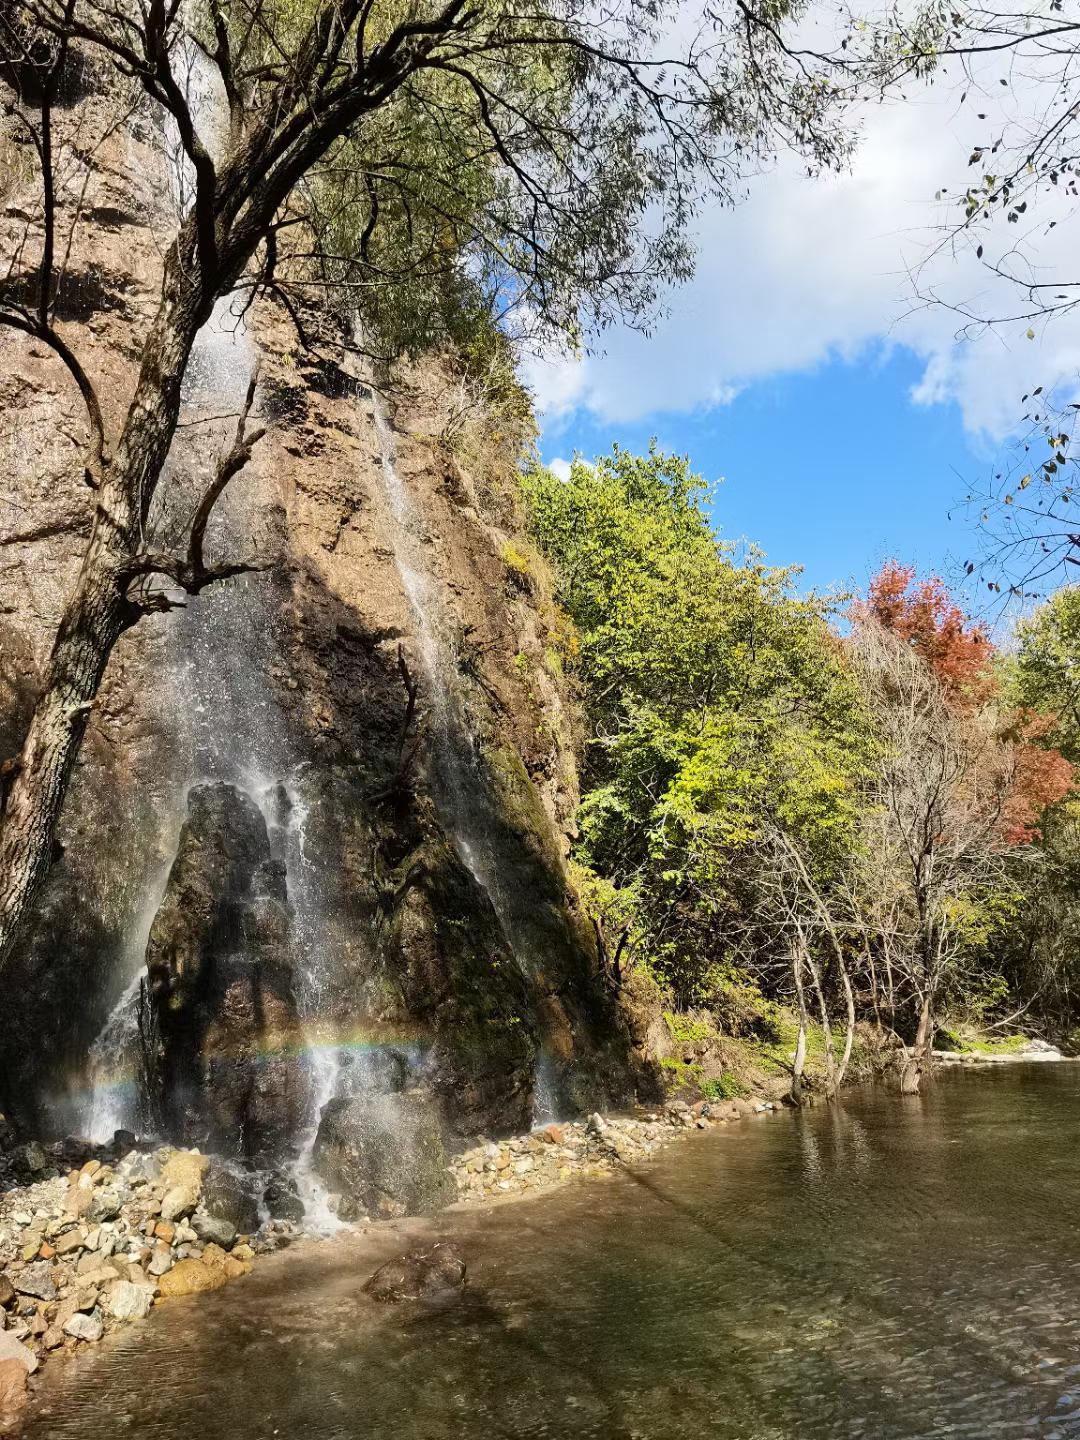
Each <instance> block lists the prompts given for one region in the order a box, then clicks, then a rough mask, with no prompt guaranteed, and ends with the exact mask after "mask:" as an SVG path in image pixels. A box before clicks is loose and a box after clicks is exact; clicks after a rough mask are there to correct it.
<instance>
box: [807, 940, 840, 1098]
mask: <svg viewBox="0 0 1080 1440" xmlns="http://www.w3.org/2000/svg"><path fill="white" fill-rule="evenodd" d="M806 968H807V969H808V970H809V971H810V978H811V980H813V982H814V993H815V994H816V996H817V1002H818V1014H819V1015H820V1016H821V1033H822V1035H823V1036H824V1039H825V1093H826V1095H827V1096H828V1097H829V1099H830V1100H831V1099H832V1098H833V1096H834V1095H835V1094H836V1091H837V1088H838V1086H839V1081H838V1079H837V1075H836V1051H835V1050H834V1049H833V1036H832V1024H831V1022H830V1020H829V1007H828V1005H827V1004H826V1003H825V991H824V989H823V988H822V984H821V971H820V970H819V969H818V967H817V965H815V964H814V962H813V960H811V959H810V955H809V952H808V953H807V956H806Z"/></svg>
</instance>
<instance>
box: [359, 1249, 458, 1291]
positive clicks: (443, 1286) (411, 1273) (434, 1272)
mask: <svg viewBox="0 0 1080 1440" xmlns="http://www.w3.org/2000/svg"><path fill="white" fill-rule="evenodd" d="M465 1270H466V1267H465V1257H464V1255H462V1253H461V1251H460V1250H459V1249H458V1247H457V1246H456V1245H453V1244H450V1243H449V1242H447V1241H439V1243H438V1244H436V1245H433V1246H432V1247H431V1249H430V1250H414V1251H412V1252H411V1253H410V1254H408V1255H399V1256H397V1257H396V1258H395V1259H393V1260H388V1261H387V1262H386V1264H385V1265H380V1266H379V1268H378V1270H376V1271H375V1274H374V1275H372V1277H371V1279H370V1280H369V1281H368V1282H367V1284H366V1285H365V1286H364V1290H365V1292H366V1293H367V1294H368V1295H370V1296H371V1297H372V1298H373V1299H375V1300H383V1301H396V1300H439V1299H443V1298H445V1297H446V1296H448V1295H451V1294H453V1292H454V1291H455V1290H460V1289H461V1288H462V1286H463V1285H464V1284H465Z"/></svg>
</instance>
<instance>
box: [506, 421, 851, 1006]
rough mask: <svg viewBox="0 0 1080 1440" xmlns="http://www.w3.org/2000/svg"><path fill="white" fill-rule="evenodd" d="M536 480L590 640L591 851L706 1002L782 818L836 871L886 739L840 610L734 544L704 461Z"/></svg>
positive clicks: (667, 962)
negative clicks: (871, 729)
mask: <svg viewBox="0 0 1080 1440" xmlns="http://www.w3.org/2000/svg"><path fill="white" fill-rule="evenodd" d="M524 488H525V494H526V500H527V504H528V512H529V524H530V528H531V531H532V534H533V536H534V538H535V539H536V541H537V543H538V544H539V545H540V547H541V548H542V549H543V550H544V552H545V554H546V555H547V557H548V559H549V560H550V561H551V563H552V565H553V568H554V570H555V573H556V576H557V579H558V582H559V596H558V598H559V600H560V601H561V603H562V605H563V606H564V607H565V609H566V610H567V611H568V613H569V615H570V617H571V619H572V621H573V622H574V625H575V626H576V628H577V630H578V632H579V633H580V637H581V652H580V660H579V677H580V680H581V682H582V685H583V691H584V694H583V701H584V708H585V715H586V720H587V727H588V737H589V738H588V741H587V745H586V751H585V757H584V771H583V781H584V793H583V798H582V804H581V810H580V815H579V831H580V840H579V844H578V850H577V857H578V860H579V861H580V862H581V864H582V865H583V866H585V867H587V869H588V873H589V874H591V875H593V876H594V877H600V878H602V879H603V880H604V881H605V882H606V883H609V884H611V885H613V886H614V887H615V888H616V889H617V890H618V891H619V893H620V894H622V893H629V892H632V893H633V895H634V897H635V899H634V904H635V921H636V924H637V925H638V927H639V929H640V931H641V933H642V936H643V939H644V943H645V948H646V950H647V952H648V953H649V954H651V956H652V962H653V965H654V968H655V969H657V970H658V972H659V973H660V974H661V975H662V977H663V978H664V979H665V980H666V981H667V982H668V983H669V984H671V985H672V986H673V987H674V988H675V990H676V991H677V992H678V993H681V994H689V993H691V992H692V993H694V994H698V995H700V993H701V992H700V986H701V985H702V984H704V981H703V979H702V976H703V975H704V974H706V973H719V972H716V971H715V965H714V962H715V960H716V956H717V955H718V954H719V953H721V952H722V951H723V949H724V941H723V929H724V925H725V923H726V921H727V919H728V918H729V917H730V916H731V914H732V911H733V908H736V907H737V906H738V904H739V903H740V902H739V901H738V900H737V898H736V897H737V895H738V893H739V891H740V890H741V889H743V888H745V886H746V884H747V883H748V876H749V873H750V872H751V871H752V869H753V867H754V865H755V864H756V863H757V858H756V847H758V846H759V845H760V843H761V840H762V836H763V833H764V830H765V829H766V827H767V826H768V825H769V824H772V823H776V822H780V823H782V824H783V825H784V826H785V827H786V828H788V829H790V830H791V831H792V832H793V833H795V834H797V835H798V836H799V837H800V840H802V841H803V842H804V843H805V846H806V848H807V852H808V853H809V854H810V856H811V857H812V861H813V863H814V864H816V865H818V866H819V867H820V868H821V869H822V870H823V871H828V870H831V869H835V868H836V866H837V864H838V863H839V856H840V855H841V854H842V852H843V851H844V848H845V846H847V845H849V844H850V843H851V837H852V834H853V831H854V827H855V824H856V810H857V805H856V801H857V785H858V778H859V775H860V773H861V771H862V768H863V766H864V765H865V763H866V758H865V757H866V755H867V753H868V746H869V736H868V732H867V731H866V727H865V723H864V721H863V719H862V716H861V711H860V706H859V701H858V695H857V692H856V690H855V687H854V683H853V680H852V677H851V675H850V673H849V670H848V666H847V663H846V659H845V655H844V651H843V649H842V646H841V644H840V642H839V641H838V640H837V639H836V637H835V636H834V635H833V634H832V633H831V631H830V629H829V626H828V619H829V609H828V607H827V606H826V605H825V604H824V603H823V602H821V601H820V600H818V599H816V598H814V597H810V598H803V597H800V596H798V595H797V594H795V592H794V591H793V589H792V579H793V577H792V575H791V573H790V572H787V571H783V570H776V569H772V568H770V567H768V566H766V565H765V564H763V563H762V562H761V560H760V558H759V557H758V556H757V555H756V553H754V552H749V553H747V554H743V555H736V553H735V551H734V549H733V547H731V546H730V545H728V544H726V543H724V542H722V541H721V540H720V539H719V538H718V536H717V535H716V533H715V531H714V529H713V527H712V524H711V521H710V518H709V515H708V512H707V508H706V507H707V505H708V503H709V500H710V498H711V496H710V492H709V491H708V489H707V488H706V487H705V485H704V484H703V483H702V481H701V480H700V479H699V478H698V477H697V476H694V475H693V474H692V473H691V472H690V469H689V466H688V464H687V462H686V461H685V459H682V458H679V457H676V456H671V455H664V454H662V453H660V452H659V451H657V450H656V448H655V446H654V447H652V448H651V449H650V451H649V453H648V454H647V455H644V456H633V455H630V454H628V453H627V452H626V451H624V450H620V449H618V448H616V449H615V450H614V451H613V452H612V454H611V455H609V456H604V457H602V458H601V459H599V460H598V461H597V463H596V466H595V467H593V466H590V465H586V464H584V463H583V462H581V461H577V462H575V463H574V465H573V466H572V468H571V473H570V476H569V478H568V479H567V480H566V481H560V480H558V479H557V478H556V477H555V476H553V475H552V474H551V473H550V472H548V471H546V470H543V469H541V468H537V469H534V470H532V471H530V472H529V474H527V475H526V477H525V479H524Z"/></svg>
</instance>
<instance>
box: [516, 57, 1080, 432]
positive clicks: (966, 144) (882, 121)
mask: <svg viewBox="0 0 1080 1440" xmlns="http://www.w3.org/2000/svg"><path fill="white" fill-rule="evenodd" d="M958 99H959V96H958V91H957V89H954V88H953V87H952V86H951V85H950V84H949V83H947V82H946V83H944V84H942V83H939V84H938V86H937V87H935V88H934V89H927V90H926V91H925V92H922V93H920V94H917V95H916V96H915V97H914V98H911V97H909V99H908V100H907V101H905V102H898V103H896V104H892V105H888V106H879V107H875V108H874V109H872V110H870V111H869V113H868V114H867V116H866V117H865V121H864V126H863V139H862V143H861V145H860V147H859V150H858V152H857V154H856V156H855V160H854V162H853V165H852V168H851V171H850V173H847V174H843V175H834V176H827V177H825V178H819V179H816V180H814V179H809V178H807V177H806V176H805V174H800V173H799V168H798V165H797V163H796V162H795V161H793V160H789V161H786V162H782V163H781V165H780V166H779V168H778V169H777V170H775V171H773V172H771V173H769V174H766V175H764V176H763V177H761V178H760V179H759V180H757V181H756V182H755V183H754V185H753V187H752V191H751V194H750V196H749V198H748V199H747V200H746V201H745V202H744V203H743V204H742V205H740V206H739V207H737V208H736V209H735V210H733V211H732V210H728V211H720V210H717V211H714V212H712V213H710V214H706V215H705V216H704V217H703V220H702V228H701V231H700V258H699V266H698V271H697V274H696V276H695V278H694V280H693V281H692V282H691V283H690V284H689V285H687V286H685V287H683V288H682V289H681V290H680V291H677V292H676V293H675V294H674V295H673V296H672V297H671V300H670V308H669V315H668V317H667V318H666V319H665V320H664V321H662V322H661V323H660V325H659V326H658V327H656V329H655V330H654V332H653V333H652V335H651V336H649V337H644V336H641V335H637V334H634V333H632V332H629V331H619V332H616V333H615V334H614V335H609V336H607V337H606V353H604V354H602V355H591V356H586V357H584V358H579V359H565V358H559V359H555V360H553V361H549V362H545V361H543V360H532V361H530V362H529V363H528V365H527V366H526V367H525V378H526V380H527V382H528V383H529V384H531V385H532V387H533V388H534V390H535V392H536V395H537V399H538V402H539V405H540V408H541V409H542V411H543V413H544V417H545V421H546V423H547V428H548V431H549V433H552V432H554V433H557V432H558V429H559V424H560V422H561V421H565V420H566V419H568V418H569V417H570V416H572V414H573V413H574V412H575V411H576V410H579V409H583V410H586V411H589V412H591V413H592V414H593V415H594V416H595V417H597V418H598V419H600V420H602V421H607V422H616V423H617V422H620V421H629V420H635V419H641V418H644V417H646V416H648V415H651V414H654V413H658V412H688V411H694V410H702V409H710V408H713V407H714V406H717V405H722V404H727V403H730V401H731V400H732V399H733V398H734V396H735V395H736V394H737V393H738V391H739V390H740V389H744V388H746V387H747V386H749V385H752V384H753V383H754V382H755V381H759V380H762V379H764V378H766V377H768V376H770V375H776V374H778V373H782V372H790V371H799V370H807V369H810V368H813V367H814V366H816V365H819V364H821V363H823V362H825V361H827V360H829V359H830V358H833V357H836V356H842V357H846V358H849V359H850V358H854V357H855V356H858V355H859V354H860V353H862V352H863V351H864V350H865V349H866V348H867V347H868V346H880V345H881V344H882V343H885V344H886V345H891V344H902V345H905V346H908V347H910V348H911V349H912V350H913V351H915V353H916V354H917V355H919V356H920V357H921V359H922V360H923V361H924V362H925V370H924V373H923V376H922V379H921V381H920V383H919V384H918V385H917V386H916V387H915V388H914V390H913V392H912V396H911V399H912V401H913V402H914V403H917V404H922V405H930V404H941V403H945V402H948V401H955V402H956V403H957V404H958V405H959V406H960V408H961V411H962V414H963V419H964V423H965V425H966V426H967V427H968V429H969V430H971V431H975V432H984V433H986V434H988V435H991V436H995V437H997V436H1000V435H1002V434H1003V433H1004V432H1005V431H1006V430H1008V429H1009V428H1010V427H1011V426H1012V424H1013V423H1014V422H1015V421H1016V419H1017V411H1018V402H1019V398H1020V395H1021V394H1022V393H1023V392H1024V391H1026V390H1030V389H1032V388H1033V386H1034V385H1035V384H1039V383H1042V384H1044V385H1046V386H1047V387H1049V386H1050V385H1052V384H1055V383H1057V382H1058V381H1059V380H1060V379H1062V378H1063V377H1067V376H1070V375H1072V376H1075V375H1076V372H1077V367H1078V365H1080V317H1077V319H1076V320H1075V321H1073V320H1061V321H1058V322H1055V323H1054V324H1053V325H1051V326H1050V327H1049V328H1048V329H1047V330H1046V332H1045V334H1040V335H1039V336H1038V337H1037V339H1036V341H1035V342H1032V341H1030V340H1028V339H1027V338H1026V333H1025V332H1026V329H1027V324H1028V322H1027V321H1026V320H1021V321H1017V322H1016V323H1014V324H1011V325H1006V326H1003V327H1000V328H998V329H996V330H994V331H983V332H982V333H981V334H978V335H976V336H974V337H973V338H965V339H964V340H963V341H959V342H958V331H959V330H960V328H961V327H962V326H963V324H964V321H963V318H962V316H960V315H958V314H957V313H956V311H955V310H953V309H950V308H947V307H948V306H974V307H976V308H979V307H980V306H982V308H984V309H988V310H990V311H991V312H994V313H1001V312H1002V311H1004V310H1007V309H1008V308H1010V307H1016V306H1017V302H1018V300H1019V296H1018V294H1017V293H1016V292H1015V291H1014V290H1012V289H1011V288H1010V287H1006V286H1003V285H999V286H998V287H997V290H996V293H995V291H994V290H992V289H991V281H990V278H989V277H988V275H987V272H986V271H985V270H984V269H983V267H982V266H981V265H979V264H978V262H977V261H976V258H975V256H974V253H973V252H972V251H971V250H969V249H966V248H965V249H963V250H961V251H960V252H959V253H957V254H953V253H949V252H943V253H942V254H940V255H938V256H937V257H936V258H934V259H932V260H930V261H928V262H927V263H925V264H924V265H923V266H922V268H921V270H920V272H919V282H920V288H921V289H922V290H923V291H926V290H927V289H930V290H932V291H933V293H934V294H935V295H937V296H938V297H939V298H940V299H942V300H944V301H946V302H947V305H946V306H940V305H930V306H926V305H923V306H913V304H912V287H911V279H910V270H911V267H916V266H918V265H920V262H923V261H924V260H925V258H926V256H927V253H928V250H929V248H930V245H931V243H932V239H933V237H934V233H935V232H934V230H933V228H932V227H934V226H937V225H941V224H942V223H943V222H944V221H945V220H946V219H949V220H953V219H955V217H956V216H957V214H958V211H957V208H956V206H955V197H957V196H958V195H959V194H961V193H962V191H963V189H964V187H965V186H966V184H967V183H968V180H969V178H970V172H969V171H968V169H967V164H966V162H967V158H968V154H969V152H970V149H971V146H972V143H973V141H974V140H975V139H979V138H982V137H984V136H985V134H986V132H987V130H988V128H989V127H988V125H987V124H986V123H980V122H978V120H977V116H976V108H975V106H972V105H971V104H970V102H969V104H968V105H965V106H960V105H958ZM976 104H977V106H978V108H982V109H983V110H985V109H986V108H987V102H986V101H985V100H982V99H981V98H980V99H979V100H978V101H977V102H976ZM992 120H993V117H991V123H992ZM943 186H947V187H948V193H947V198H946V201H945V202H943V203H936V202H935V200H934V195H935V192H936V191H938V190H939V189H941V188H942V187H943ZM950 197H952V198H950ZM1040 219H1041V220H1042V221H1043V222H1045V214H1042V215H1041V216H1040ZM1044 232H1045V224H1044V223H1043V224H1041V225H1040V226H1039V227H1038V229H1037V231H1033V233H1034V234H1037V236H1038V244H1039V255H1040V260H1043V259H1045V260H1051V259H1052V258H1053V255H1052V254H1051V250H1050V247H1051V246H1052V247H1053V250H1054V251H1056V253H1057V255H1058V256H1061V255H1064V254H1066V253H1067V244H1068V239H1069V235H1070V232H1069V227H1067V226H1060V227H1058V229H1057V230H1055V231H1054V232H1052V234H1051V235H1050V237H1049V238H1044ZM1009 238H1011V239H1016V238H1017V227H1015V226H1014V227H1010V236H1009ZM988 249H989V246H988Z"/></svg>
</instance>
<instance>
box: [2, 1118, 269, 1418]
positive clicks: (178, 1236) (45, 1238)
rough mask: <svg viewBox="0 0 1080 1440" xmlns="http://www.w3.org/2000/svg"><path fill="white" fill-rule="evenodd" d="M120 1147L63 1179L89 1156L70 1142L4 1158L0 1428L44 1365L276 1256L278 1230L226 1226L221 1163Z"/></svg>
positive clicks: (233, 1206) (230, 1198) (122, 1138)
mask: <svg viewBox="0 0 1080 1440" xmlns="http://www.w3.org/2000/svg"><path fill="white" fill-rule="evenodd" d="M118 1142H119V1143H114V1144H113V1145H112V1146H108V1147H95V1152H94V1154H93V1155H92V1156H91V1157H90V1158H88V1159H85V1160H83V1161H82V1163H81V1164H79V1165H77V1166H72V1168H68V1164H69V1163H70V1161H71V1159H72V1155H73V1153H74V1154H75V1155H76V1158H78V1152H81V1151H85V1149H86V1148H87V1147H85V1146H80V1145H78V1144H77V1143H76V1142H61V1143H58V1144H54V1145H39V1144H36V1143H31V1144H28V1145H21V1146H18V1147H16V1149H15V1150H14V1151H13V1152H9V1153H8V1155H7V1156H6V1157H5V1162H6V1163H5V1169H6V1170H7V1178H6V1180H5V1184H6V1185H7V1186H8V1187H9V1188H7V1189H5V1191H4V1192H3V1193H2V1194H0V1428H2V1426H3V1425H4V1424H5V1423H7V1424H8V1425H10V1423H11V1421H12V1419H13V1417H14V1416H15V1415H16V1414H17V1413H18V1410H19V1408H20V1407H21V1405H22V1403H23V1401H24V1400H25V1398H26V1393H27V1388H28V1384H29V1381H30V1377H31V1376H32V1375H33V1374H34V1373H35V1372H36V1371H37V1370H38V1369H39V1367H40V1366H41V1365H42V1364H43V1363H44V1362H46V1361H49V1360H51V1359H53V1358H54V1357H57V1356H70V1355H72V1354H75V1353H77V1352H78V1351H80V1350H83V1349H86V1348H87V1347H88V1346H92V1345H96V1344H97V1343H98V1342H99V1341H100V1340H101V1339H102V1338H103V1337H104V1336H105V1335H106V1334H107V1333H108V1332H109V1331H110V1330H112V1329H115V1328H116V1327H118V1326H121V1325H124V1324H127V1323H130V1322H131V1321H135V1320H141V1319H144V1318H145V1317H146V1316H147V1315H148V1314H149V1313H150V1310H151V1307H152V1306H153V1305H155V1304H157V1303H159V1302H160V1301H162V1300H165V1299H167V1298H169V1297H171V1296H178V1295H190V1294H194V1293H196V1292H199V1291H203V1290H214V1289H217V1288H218V1287H219V1286H221V1285H225V1284H227V1283H228V1282H229V1281H230V1280H233V1279H237V1278H239V1277H240V1276H242V1275H246V1274H247V1273H248V1272H249V1271H250V1270H251V1266H252V1261H253V1260H254V1258H255V1255H256V1253H258V1252H259V1251H266V1250H270V1249H273V1248H274V1247H275V1243H276V1237H275V1229H274V1224H275V1222H270V1224H268V1225H266V1224H264V1225H260V1224H259V1219H258V1216H257V1215H252V1216H251V1217H250V1218H251V1219H252V1220H253V1221H254V1222H255V1225H256V1226H258V1233H257V1234H248V1233H245V1232H243V1231H241V1230H239V1229H238V1228H237V1225H236V1223H235V1221H234V1219H231V1218H229V1217H230V1214H232V1215H239V1214H240V1210H239V1208H238V1207H242V1205H243V1203H244V1202H243V1192H242V1189H241V1187H240V1186H239V1185H238V1183H237V1182H236V1180H235V1178H234V1177H233V1176H232V1174H231V1172H230V1170H229V1169H228V1168H227V1167H225V1166H223V1165H222V1164H221V1163H220V1162H216V1161H214V1160H212V1159H210V1158H209V1157H207V1156H205V1155H200V1154H199V1153H198V1152H197V1151H185V1150H175V1149H172V1148H171V1147H166V1148H160V1149H155V1150H140V1149H139V1148H137V1147H136V1146H135V1144H134V1136H126V1135H123V1134H121V1135H119V1136H118ZM13 1174H14V1175H15V1176H17V1177H18V1179H19V1181H21V1183H14V1184H13V1183H12V1176H13ZM240 1218H244V1217H243V1216H242V1215H240ZM280 1228H281V1230H282V1231H283V1232H288V1230H289V1229H290V1227H289V1226H288V1224H287V1223H283V1224H282V1225H281V1226H280Z"/></svg>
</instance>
